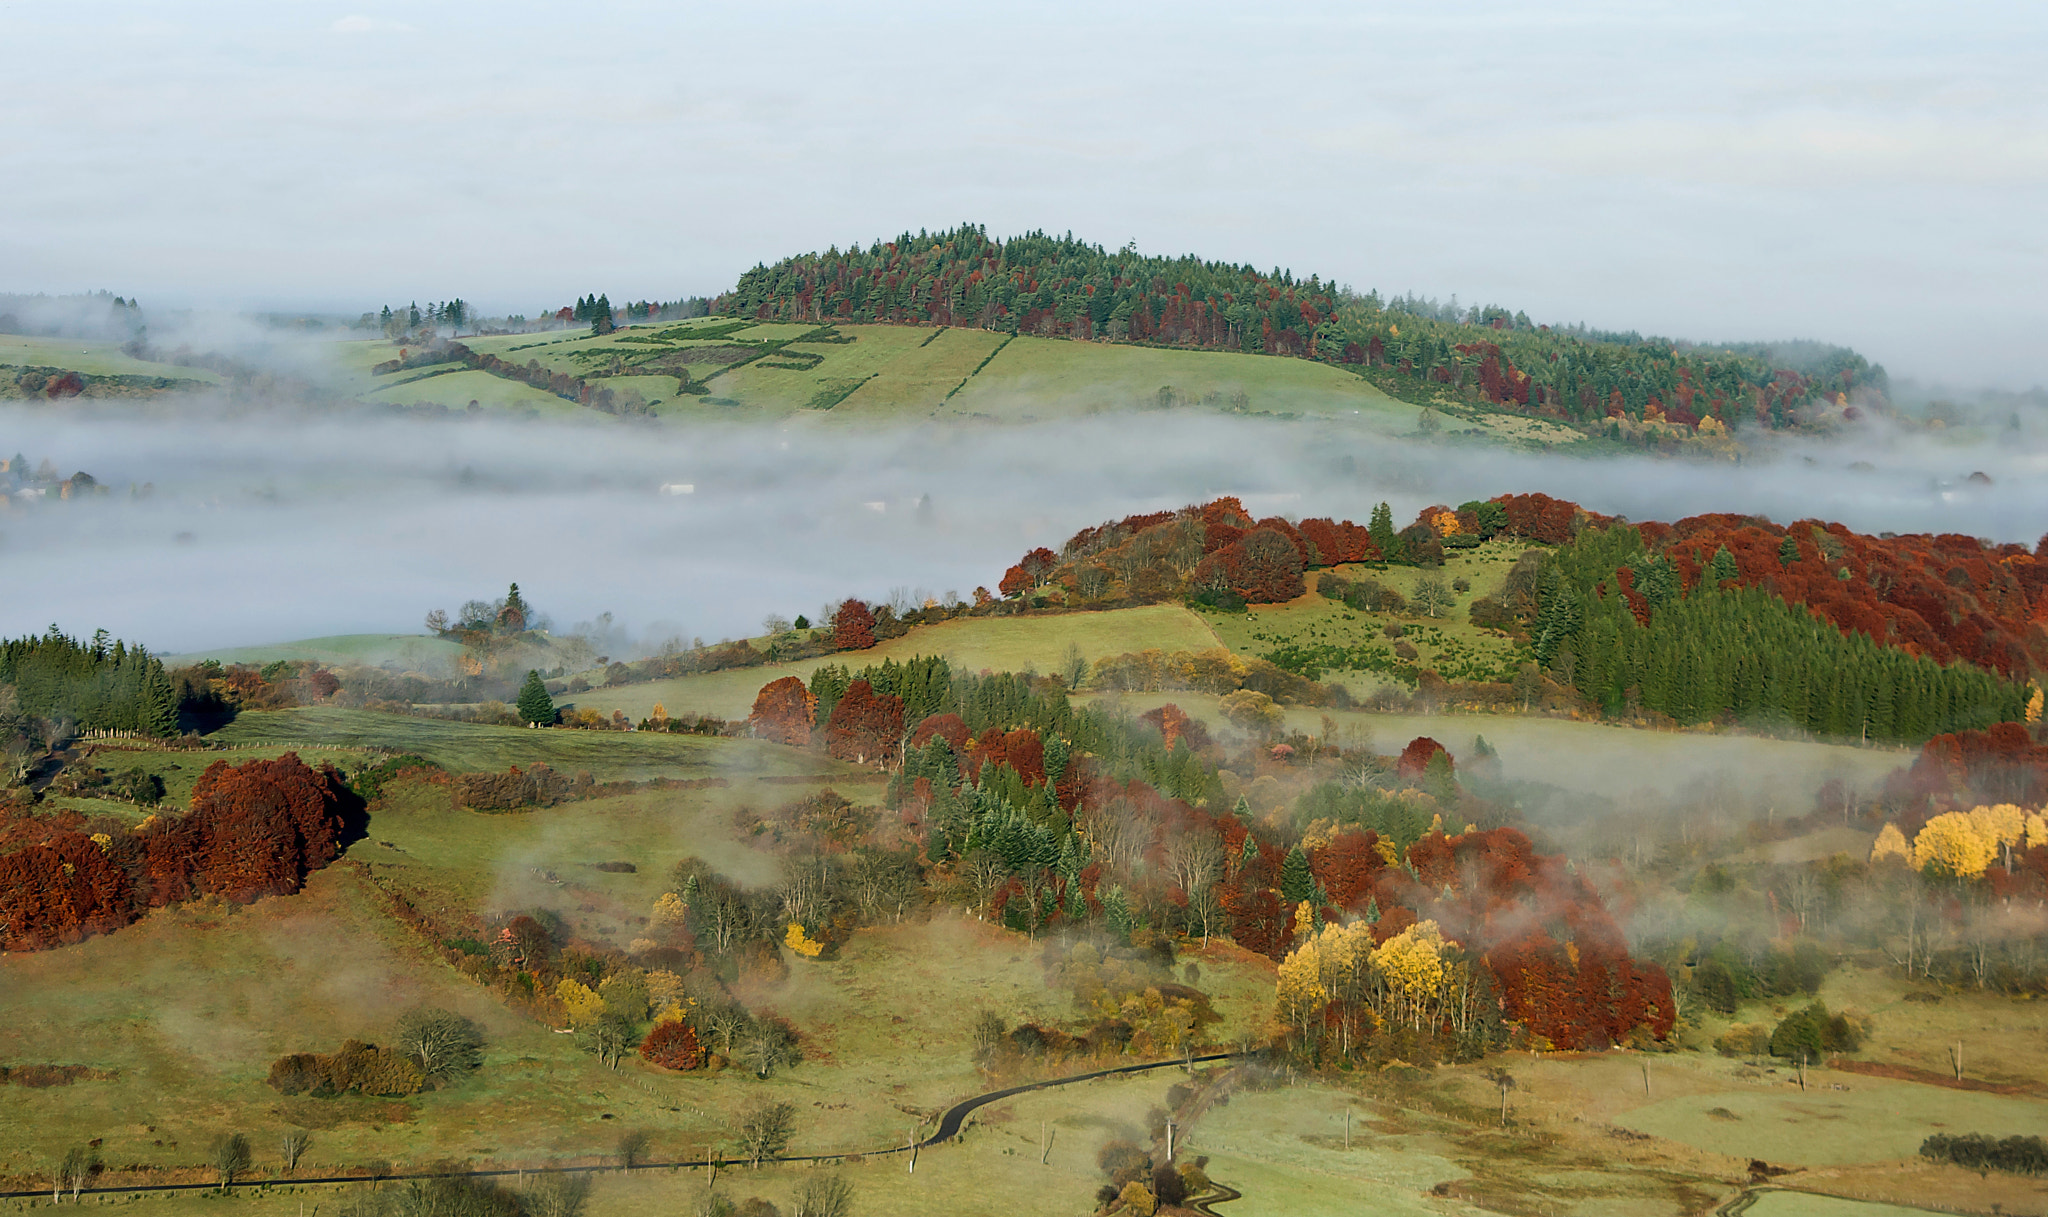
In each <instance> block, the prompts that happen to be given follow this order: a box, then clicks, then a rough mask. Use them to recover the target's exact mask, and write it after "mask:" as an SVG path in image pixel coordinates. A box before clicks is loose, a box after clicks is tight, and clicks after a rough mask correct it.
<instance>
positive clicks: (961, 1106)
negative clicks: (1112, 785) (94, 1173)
mask: <svg viewBox="0 0 2048 1217" xmlns="http://www.w3.org/2000/svg"><path fill="white" fill-rule="evenodd" d="M1238 1055H1239V1054H1238V1053H1235V1052H1211V1053H1208V1054H1206V1055H1204V1056H1197V1057H1193V1058H1189V1057H1175V1058H1174V1059H1173V1060H1170V1061H1152V1062H1150V1063H1148V1064H1143V1065H1124V1066H1120V1067H1119V1068H1116V1069H1097V1070H1095V1071H1094V1072H1092V1073H1077V1074H1074V1075H1073V1076H1072V1077H1064V1078H1050V1079H1047V1080H1046V1081H1043V1082H1033V1083H1031V1084H1030V1085H1028V1086H1012V1087H1010V1088H1009V1089H1007V1090H995V1091H990V1092H989V1093H988V1094H979V1095H976V1096H974V1097H973V1098H971V1099H964V1100H962V1101H961V1102H958V1103H955V1104H953V1105H952V1106H951V1107H948V1108H947V1109H946V1110H945V1111H944V1112H943V1113H942V1114H941V1115H940V1116H939V1127H938V1131H937V1132H934V1133H933V1134H932V1135H931V1136H929V1137H926V1138H925V1139H924V1140H922V1141H919V1142H918V1143H917V1148H919V1149H929V1148H931V1147H932V1146H934V1145H940V1144H943V1143H945V1142H947V1141H950V1140H952V1139H953V1138H954V1137H957V1136H959V1135H960V1127H961V1125H963V1124H965V1123H966V1122H967V1117H968V1116H970V1115H972V1114H973V1113H974V1110H975V1109H976V1108H978V1107H985V1106H987V1105H988V1104H990V1103H999V1102H1001V1101H1002V1100H1004V1099H1007V1098H1010V1097H1012V1096H1013V1095H1020V1094H1029V1093H1030V1092H1031V1091H1034V1090H1050V1089H1052V1088H1053V1087H1055V1086H1071V1085H1073V1084H1074V1083H1076V1082H1092V1081H1094V1080H1096V1079H1097V1078H1113V1077H1120V1076H1122V1075H1124V1074H1130V1073H1145V1072H1148V1071H1150V1070H1153V1069H1171V1068H1174V1067H1175V1066H1177V1065H1190V1064H1194V1065H1199V1064H1202V1063H1203V1062H1206V1061H1226V1060H1230V1059H1232V1058H1233V1057H1236V1056H1238ZM910 1148H911V1147H910V1146H908V1145H892V1146H890V1147H889V1148H887V1149H873V1150H847V1151H845V1152H843V1153H837V1154H791V1155H786V1156H784V1157H781V1158H777V1159H775V1161H777V1162H836V1161H838V1160H839V1159H841V1158H851V1157H867V1158H879V1157H881V1156H883V1155H885V1154H904V1153H909V1152H910ZM718 1161H719V1163H721V1164H725V1165H731V1161H732V1160H731V1159H725V1158H721V1159H719V1160H718ZM711 1165H713V1162H712V1160H711V1159H709V1158H702V1159H696V1160H693V1161H678V1162H640V1163H636V1164H634V1165H633V1166H630V1167H628V1168H626V1169H628V1170H668V1169H671V1168H674V1167H681V1166H711ZM617 1169H618V1168H617V1167H612V1166H554V1167H546V1168H543V1169H539V1170H526V1169H518V1168H515V1169H512V1170H495V1171H418V1172H414V1173H411V1174H393V1175H385V1176H383V1177H382V1178H383V1179H388V1180H399V1179H465V1178H466V1179H502V1178H505V1177H506V1176H509V1175H522V1176H523V1175H546V1174H575V1173H579V1172H582V1173H590V1172H596V1171H607V1170H617ZM369 1182H372V1180H370V1179H369V1178H367V1177H365V1176H362V1175H326V1176H321V1177H318V1178H314V1177H303V1176H287V1177H285V1178H281V1179H237V1180H236V1181H235V1182H234V1183H232V1184H230V1185H229V1186H231V1187H276V1186H282V1185H285V1184H292V1185H295V1186H296V1185H299V1184H308V1183H369ZM214 1189H215V1185H214V1184H211V1183H153V1184H146V1185H140V1186H134V1187H88V1188H81V1189H80V1190H79V1195H81V1196H111V1195H120V1194H123V1193H133V1192H210V1191H213V1190H214ZM70 1192H71V1189H69V1188H65V1189H64V1193H65V1195H67V1196H68V1195H70ZM50 1193H51V1189H49V1188H36V1189H34V1190H31V1191H26V1192H0V1199H9V1200H13V1199H22V1198H26V1197H35V1196H47V1195H49V1194H50ZM1236 1198H1237V1197H1236V1195H1235V1194H1233V1195H1230V1196H1225V1197H1222V1198H1221V1199H1222V1200H1235V1199H1236ZM1216 1203H1220V1201H1217V1202H1216ZM1203 1211H1204V1212H1206V1211H1207V1210H1206V1209H1205V1210H1203Z"/></svg>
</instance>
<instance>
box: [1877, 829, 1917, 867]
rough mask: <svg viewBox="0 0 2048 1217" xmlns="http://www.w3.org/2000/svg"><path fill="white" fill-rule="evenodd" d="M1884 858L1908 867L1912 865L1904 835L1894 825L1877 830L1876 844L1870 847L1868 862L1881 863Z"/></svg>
mask: <svg viewBox="0 0 2048 1217" xmlns="http://www.w3.org/2000/svg"><path fill="white" fill-rule="evenodd" d="M1886 858H1897V859H1898V860H1899V861H1901V862H1904V863H1905V864H1907V865H1908V866H1911V865H1912V864H1913V850H1912V848H1911V847H1910V846H1908V845H1907V844H1906V834H1905V833H1902V832H1900V831H1899V826H1898V825H1896V824H1887V825H1885V826H1884V827H1883V828H1881V829H1879V830H1878V833H1877V844H1875V845H1872V846H1871V847H1870V860H1871V861H1872V862H1873V863H1875V862H1882V861H1884V860H1885V859H1886Z"/></svg>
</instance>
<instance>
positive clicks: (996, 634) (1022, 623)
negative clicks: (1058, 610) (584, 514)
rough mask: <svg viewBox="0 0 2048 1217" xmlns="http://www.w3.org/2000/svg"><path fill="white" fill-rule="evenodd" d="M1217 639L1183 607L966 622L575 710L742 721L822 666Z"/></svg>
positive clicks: (1196, 645)
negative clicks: (776, 686) (780, 684)
mask: <svg viewBox="0 0 2048 1217" xmlns="http://www.w3.org/2000/svg"><path fill="white" fill-rule="evenodd" d="M1216 645H1217V643H1216V636H1215V635H1214V634H1212V633H1211V632H1210V631H1209V627H1208V626H1207V625H1205V624H1204V623H1203V619H1202V618H1201V617H1199V616H1197V615H1196V614H1194V613H1192V612H1189V611H1188V610H1187V609H1184V608H1182V607H1180V606H1179V605H1172V604H1154V605H1146V606H1144V607H1142V608H1128V609H1113V610H1110V611H1108V612H1100V613H1062V614H1057V615H1051V616H1044V617H968V618H961V619H959V620H955V621H944V622H940V623H939V624H937V625H927V626H919V627H918V628H916V629H913V630H911V631H910V632H909V633H908V634H905V635H904V636H903V637H901V638H891V639H889V640H888V641H887V642H883V643H880V644H878V645H876V646H875V647H874V648H873V649H871V650H866V651H841V652H838V653H836V654H832V655H825V656H821V657H818V658H814V659H805V660H800V661H798V662H796V663H788V664H769V665H766V666H763V667H758V668H738V669H732V670H728V671H724V672H708V673H705V674H703V675H700V676H684V677H679V678H677V679H674V680H656V681H648V682H645V683H641V684H629V685H619V686H617V687H603V688H596V689H592V690H590V691H589V692H587V693H578V694H575V695H574V697H573V700H574V701H575V703H576V704H577V705H578V706H582V707H589V708H591V709H595V710H601V711H603V712H604V713H606V714H609V713H611V712H612V711H613V710H624V711H625V712H626V714H627V715H628V716H630V717H631V718H633V719H634V720H635V721H638V720H640V719H642V718H645V717H647V715H648V714H649V713H650V712H651V711H652V710H653V709H654V707H655V705H656V704H657V703H658V704H660V705H661V706H662V708H663V709H665V710H667V711H668V712H669V713H670V714H713V715H717V716H719V717H721V718H728V719H730V718H745V717H746V716H747V715H748V713H750V712H751V711H752V710H753V707H754V695H755V694H756V693H759V692H760V691H761V686H762V685H765V684H767V683H768V682H769V681H771V680H777V679H780V678H782V677H784V676H800V677H803V678H805V679H809V677H810V674H811V673H812V672H813V671H815V670H816V669H817V668H818V667H819V666H820V665H822V664H828V663H836V664H843V665H846V666H847V667H851V668H856V669H858V668H864V667H867V666H869V665H871V664H879V663H881V662H882V661H883V660H885V659H894V660H895V661H897V662H898V663H901V662H903V661H904V660H907V659H910V658H913V657H915V656H918V655H941V656H944V657H945V658H946V659H947V660H948V661H949V662H950V663H952V665H953V666H954V668H956V669H958V670H962V671H968V672H977V671H982V670H984V669H985V670H988V671H992V672H1022V671H1025V670H1027V669H1030V670H1033V671H1038V672H1054V671H1057V670H1059V667H1060V664H1061V660H1062V659H1063V658H1064V657H1065V655H1066V652H1067V648H1068V647H1069V646H1074V647H1078V648H1079V649H1080V651H1081V654H1082V656H1083V657H1084V658H1086V659H1088V660H1089V661H1090V662H1093V661H1094V660H1097V659H1100V658H1102V657H1103V656H1106V655H1121V654H1123V653H1124V652H1126V651H1141V650H1144V649H1145V648H1147V647H1158V648H1161V649H1162V650H1167V651H1200V650H1207V649H1209V648H1212V647H1214V646H1216Z"/></svg>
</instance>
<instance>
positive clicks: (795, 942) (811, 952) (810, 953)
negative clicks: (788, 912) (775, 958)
mask: <svg viewBox="0 0 2048 1217" xmlns="http://www.w3.org/2000/svg"><path fill="white" fill-rule="evenodd" d="M782 942H783V945H785V946H787V947H788V948H789V949H790V950H792V951H795V952H796V953H797V954H799V955H802V956H804V957H805V958H806V959H816V958H817V957H818V956H819V954H821V953H822V952H823V951H824V950H825V944H824V943H822V942H819V941H818V940H817V939H815V938H812V937H811V936H810V935H808V934H806V933H804V927H803V923H802V922H800V921H792V922H790V923H789V930H788V932H787V933H785V934H783V936H782Z"/></svg>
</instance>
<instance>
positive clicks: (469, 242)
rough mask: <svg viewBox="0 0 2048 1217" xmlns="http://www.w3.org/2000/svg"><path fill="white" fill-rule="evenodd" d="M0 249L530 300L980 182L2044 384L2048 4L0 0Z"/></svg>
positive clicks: (1394, 272) (262, 280)
mask: <svg viewBox="0 0 2048 1217" xmlns="http://www.w3.org/2000/svg"><path fill="white" fill-rule="evenodd" d="M0 47H5V48H7V52H6V62H7V70H6V72H5V73H4V74H0V129H4V130H5V131H6V132H7V138H6V139H5V140H4V141H0V292H7V291H47V292H53V293H54V292H65V291H78V290H91V289H99V288H104V289H106V290H110V291H115V292H118V293H121V294H124V295H134V296H139V297H141V298H142V300H143V301H144V303H145V304H146V305H149V304H167V305H191V306H227V307H236V308H248V307H257V308H274V309H289V310H301V309H308V310H322V311H337V312H346V313H354V312H360V311H363V310H374V309H375V308H377V307H379V306H380V305H382V304H385V303H390V304H394V305H397V304H403V303H405V302H406V301H409V300H419V301H421V302H423V303H424V302H425V301H428V300H432V299H445V298H447V297H449V296H456V295H459V296H462V297H464V298H465V299H467V300H470V301H471V302H473V303H474V304H476V305H478V306H481V307H482V308H483V309H486V310H489V311H492V312H520V313H526V314H534V313H537V312H538V311H540V310H541V309H543V308H553V307H557V306H559V305H561V304H565V303H568V302H570V301H571V300H572V299H573V298H574V297H576V296H578V295H581V294H583V293H586V292H600V291H601V292H604V293H606V294H608V295H609V296H610V297H611V298H612V299H613V300H614V301H620V300H625V299H629V298H632V299H638V298H644V297H652V298H667V299H673V298H676V297H679V296H683V295H694V294H713V293H716V292H717V291H719V290H720V289H722V288H724V287H727V286H729V285H730V284H731V283H732V281H733V280H734V279H735V277H736V276H737V275H738V273H739V272H740V271H742V270H744V269H745V268H747V267H749V266H751V265H753V264H755V263H756V262H761V261H773V260H774V259H776V258H777V257H780V256H782V255H785V254H789V253H796V252H802V251H806V250H810V249H815V248H823V247H824V246H826V245H828V244H833V243H837V244H841V245H844V244H846V243H848V242H851V241H862V242H866V241H870V240H873V239H875V238H877V237H887V236H891V235H894V234H896V233H898V232H900V231H903V230H906V229H909V230H915V229H918V228H921V227H930V228H938V227H943V226H947V225H950V224H953V223H956V222H959V221H962V220H973V221H976V222H979V223H982V224H985V225H986V226H987V227H988V229H989V231H990V232H991V234H992V235H997V236H1002V235H1008V234H1011V233H1015V232H1019V231H1025V230H1030V229H1041V228H1042V229H1046V230H1050V231H1072V232H1074V233H1075V234H1076V235H1078V236H1082V237H1084V238H1086V239H1089V240H1092V241H1096V242H1100V243H1101V244H1103V245H1106V246H1110V247H1116V246H1121V245H1123V244H1124V243H1126V242H1135V243H1136V244H1137V246H1138V248H1139V249H1140V250H1143V251H1146V252H1157V253H1176V254H1177V253H1189V252H1191V253H1197V254H1200V255H1202V256H1204V257H1212V258H1219V259H1225V260H1229V261H1233V262H1249V263H1252V264H1254V265H1256V266H1259V267H1261V268H1268V267H1285V268H1288V269H1291V270H1292V271H1294V272H1295V273H1296V274H1298V275H1303V276H1306V275H1308V274H1310V273H1318V274H1321V275H1323V276H1324V277H1325V278H1326V279H1332V280H1335V281H1337V282H1340V283H1345V284H1349V285H1351V286H1353V287H1355V288H1357V289H1358V290H1360V291H1363V290H1366V289H1369V288H1378V289H1380V290H1382V291H1385V292H1403V291H1410V290H1413V291H1418V292H1421V293H1424V294H1427V295H1432V296H1437V297H1445V296H1449V295H1451V294H1453V293H1455V294H1456V295H1457V296H1458V297H1459V298H1460V299H1461V300H1462V301H1464V302H1467V303H1471V302H1485V303H1501V304H1505V305H1507V306H1509V307H1511V308H1518V309H1522V310H1524V311H1526V312H1528V313H1529V314H1530V315H1531V316H1532V317H1533V318H1535V319H1536V320H1538V321H1546V322H1560V323H1570V322H1575V321H1585V322H1587V323H1589V324H1592V325H1595V326H1599V327H1603V328H1614V329H1636V330H1640V331H1642V332H1644V333H1660V334H1667V335H1672V336H1677V337H1686V338H1692V339H1696V340H1700V341H1727V340H1742V339H1751V338H1802V337H1803V338H1815V339H1820V340H1823V341H1829V342H1837V343H1844V344H1847V345H1851V346H1854V347H1856V348H1857V349H1858V350H1860V351H1863V352H1864V353H1865V354H1866V355H1868V356H1869V357H1871V358H1873V359H1875V360H1877V361H1880V362H1882V363H1884V364H1885V365H1886V366H1887V368H1888V369H1889V370H1890V371H1891V372H1892V373H1893V374H1894V375H1895V376H1907V377H1914V378H1918V379H1921V380H1926V381H1936V382H1942V383H1948V384H1955V385H1959V386H1966V387H1977V386H1998V387H2009V388H2025V387H2028V386H2031V385H2034V384H2038V383H2041V382H2042V381H2043V379H2044V377H2043V376H2042V375H2041V373H2040V372H2039V371H2038V348H2037V341H2036V335H2037V333H2038V331H2039V329H2040V324H2041V322H2042V321H2043V320H2044V317H2043V314H2044V309H2043V306H2042V303H2041V299H2040V288H2041V284H2042V282H2043V279H2044V275H2043V272H2044V270H2048V237H2044V235H2043V232H2044V229H2043V226H2042V225H2041V224H2040V222H2039V217H2040V216H2041V215H2043V214H2048V121H2044V120H2048V74H2044V73H2042V72H2040V71H2039V66H2040V64H2041V63H2042V62H2044V61H2048V5H2031V6H2029V5H2020V4H1956V3H1944V4H1932V3H1926V4H1922V3H1904V4H1884V3H1869V2H1861V0H1860V2H1857V3H1769V4H1764V3H1756V4H1740V3H1738V4H1685V5H1678V4H1654V3H1629V4H1618V3H1616V4H1602V3H1576V4H1574V3H1552V4H1544V5H1540V6H1538V5H1527V4H1464V3H1451V4H1431V5H1415V4H1407V5H1399V6H1394V5H1385V4H1342V5H1329V6H1319V5H1314V4H1292V5H1287V6H1267V5H1244V4H1240V5H1234V6H1227V7H1226V6H1215V5H1204V4H1198V3H1177V4H1173V5H1145V4H1132V5H1115V6H1109V5H1099V4H1071V5H1069V4H1035V5H1030V6H1010V7H1001V8H991V7H980V6H966V7H962V6H957V5H938V4H922V3H900V4H891V5H864V4H857V3H848V4H831V5H820V4H816V3H806V4H800V5H799V4H782V3H774V2H768V3H749V4H743V5H719V6H709V5H694V4H678V3H582V4H560V3H550V4H530V3H522V2H519V0H492V2H491V3H488V4H484V3H467V2H462V0H444V2H441V3H435V4H418V3H406V4H385V3H377V2H375V0H343V2H342V3H338V4H329V3H303V2H297V0H283V2H280V0H268V2H265V3H236V2H227V0H180V2H179V3H144V2H131V3H115V2H106V3H102V2H97V0H67V2H66V3H63V4H49V3H33V4H31V3H20V2H14V0H0Z"/></svg>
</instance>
